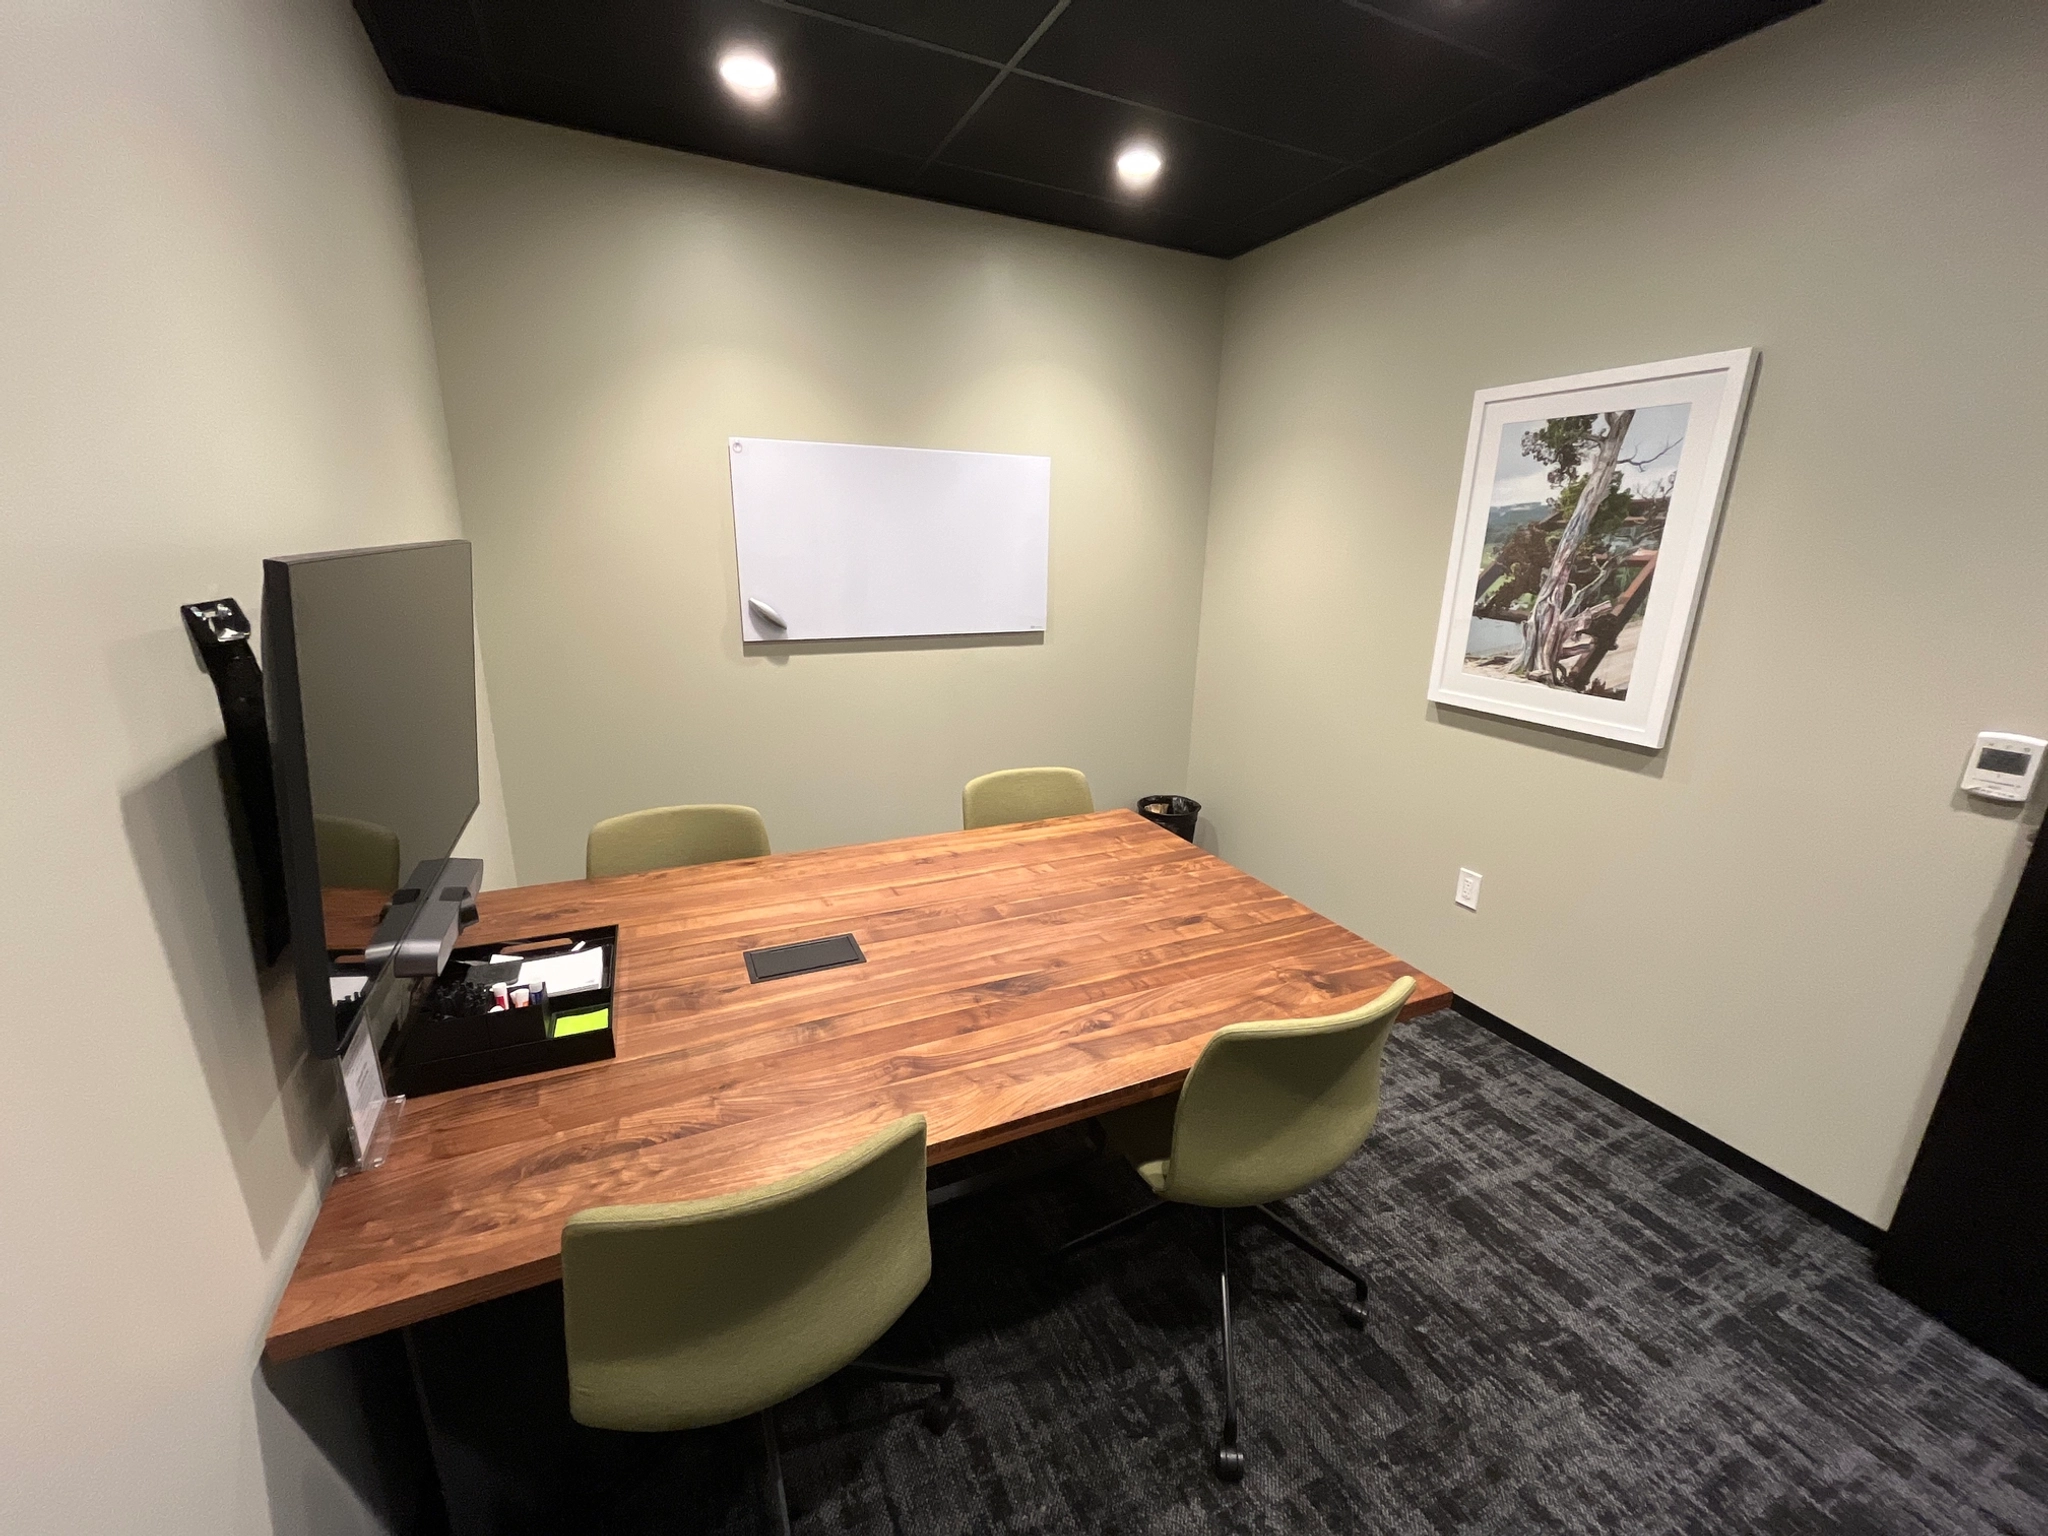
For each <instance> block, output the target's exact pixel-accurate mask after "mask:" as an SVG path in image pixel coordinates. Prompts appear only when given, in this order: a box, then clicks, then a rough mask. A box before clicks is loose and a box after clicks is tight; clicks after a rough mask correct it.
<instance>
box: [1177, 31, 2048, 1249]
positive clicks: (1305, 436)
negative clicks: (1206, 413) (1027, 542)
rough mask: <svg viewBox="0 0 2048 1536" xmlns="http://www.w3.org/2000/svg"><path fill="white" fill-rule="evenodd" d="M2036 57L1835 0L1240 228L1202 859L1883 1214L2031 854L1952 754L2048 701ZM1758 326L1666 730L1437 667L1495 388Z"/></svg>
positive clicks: (1213, 611)
mask: <svg viewBox="0 0 2048 1536" xmlns="http://www.w3.org/2000/svg"><path fill="white" fill-rule="evenodd" d="M2044 78H2048V7H2041V6H2038V5H2028V4H2018V3H2003V4H1992V3H1969V4H1962V5H1945V6H1940V7H1929V6H1923V5H1919V4H1915V3H1909V0H1835V3H1833V4H1830V5H1826V6H1823V7H1820V8H1819V9H1818V10H1815V11H1812V12H1808V13H1806V14H1804V15H1802V16H1800V17H1797V18H1795V19H1793V20H1791V21H1788V22H1785V23H1783V24H1781V25H1779V26H1776V27H1774V28H1772V29H1770V30H1768V31H1766V32H1763V33H1761V34H1758V35H1756V36H1754V37H1751V38H1749V39H1747V40H1745V41H1743V42H1740V43H1737V44H1735V45H1733V46H1731V47H1729V48H1727V49H1725V50H1722V51H1720V52H1717V53H1714V54H1712V55H1709V56H1707V57H1706V58H1703V59H1701V60H1698V61H1696V62H1694V63H1691V64H1688V65H1686V66H1684V67H1682V68H1680V69H1678V70H1675V71H1673V72H1671V73H1669V74H1666V75H1662V76H1659V77H1657V78H1656V79H1653V80H1650V81H1648V82H1646V83H1644V84H1642V85H1639V86H1637V87H1635V88H1633V89H1631V90H1629V91H1627V92H1625V93H1623V94H1621V95H1619V96H1617V97H1613V98H1610V99H1608V100H1606V101H1603V102H1600V103H1598V104H1596V105H1594V106H1591V107H1589V108H1587V109H1585V110H1583V111H1580V112H1577V113H1575V114H1573V115H1571V116H1569V117H1566V118H1564V119H1561V120H1559V121H1557V122H1555V123H1552V124H1550V125H1548V126H1546V127H1543V128H1540V129H1537V130H1536V131H1534V132H1532V133H1529V134H1526V135H1524V136H1522V137H1520V138H1518V139H1515V140H1513V141H1511V142H1509V143H1507V144H1505V145H1502V146H1500V147H1498V148H1495V149H1493V150H1490V151H1488V152H1486V153H1484V154H1482V155H1479V156H1477V157H1476V158H1474V159H1471V160H1468V161H1466V162H1463V163H1461V164H1459V165H1455V166H1452V167H1450V168H1449V169H1447V170H1444V171H1442V172H1440V173H1438V174H1436V175H1433V176H1430V177H1428V178H1426V179H1424V180H1422V181H1419V182H1416V183H1413V184H1411V185H1409V186H1407V187H1404V188H1402V189H1400V190H1398V191H1396V192H1394V193H1392V194H1391V195H1389V196H1386V197H1383V198H1381V199H1379V200H1377V201H1375V202H1372V203H1369V204H1367V205H1365V206H1363V207H1360V208H1357V209H1354V210H1352V211H1350V212H1348V213H1345V214H1342V215H1339V216H1337V217H1336V218H1333V219H1331V220H1329V221H1327V222H1325V223H1324V224H1322V225H1319V226H1317V227H1315V228H1313V229H1311V230H1308V231H1306V232H1303V233H1301V234H1298V235H1296V236H1294V237H1292V238H1290V239H1288V240H1285V241H1282V242H1281V243H1279V244H1278V245H1275V246H1272V247H1268V248H1267V249H1266V250H1264V251H1261V252H1259V253H1256V254H1254V255H1252V256H1250V257H1247V258H1245V259H1243V260H1242V261H1241V262H1240V263H1238V264H1236V265H1234V266H1233V267H1232V269H1231V279H1230V288H1229V296H1228V318H1227V322H1226V333H1225V344H1224V362H1223V384H1222V396H1221V403H1220V407H1219V420H1220V427H1219V433H1218V444H1217V455H1216V488H1215V500H1214V506H1213V511H1212V520H1211V529H1210V540H1209V555H1208V567H1207V585H1206V588H1205V592H1204V607H1203V622H1202V637H1201V657H1200V667H1199V672H1198V682H1197V690H1196V708H1195V724H1194V738H1193V747H1192V756H1191V767H1190V787H1191V790H1192V792H1193V793H1194V794H1196V795H1198V796H1200V797H1202V798H1203V799H1204V800H1206V801H1207V802H1209V803H1210V805H1211V807H1212V808H1213V810H1214V812H1215V822H1216V827H1217V835H1218V836H1219V838H1220V841H1221V846H1222V851H1223V852H1224V853H1225V854H1226V855H1227V856H1229V857H1230V858H1232V859H1234V860H1236V861H1238V862H1240V863H1242V864H1244V865H1245V866H1246V867H1248V868H1249V869H1251V870H1252V871H1253V872H1255V873H1257V874H1258V875H1260V876H1262V877H1263V878H1266V879H1268V880H1271V881H1272V882H1274V883H1275V884H1277V885H1279V886H1281V887H1283V888H1285V889H1286V890H1288V891H1290V892H1292V893H1293V894H1294V895H1296V896H1298V897H1300V898H1302V899H1303V900H1305V901H1308V902H1310V903H1312V904H1314V905H1316V906H1318V907H1320V908H1321V909H1322V910H1324V911H1326V912H1328V913H1330V914H1331V915H1333V916H1335V917H1337V918H1338V919H1340V920H1342V921H1344V922H1345V923H1347V924H1349V925H1351V926H1353V927H1355V928H1356V929H1358V930H1359V931H1361V932H1363V933H1365V934H1368V935H1370V936H1371V937H1373V938H1374V939H1376V940H1379V941H1381V942H1384V943H1385V944H1387V945H1388V946H1389V947H1390V948H1392V949H1394V950H1396V951H1398V952H1399V953H1401V954H1403V955H1404V956H1406V957H1407V958H1409V959H1410V960H1412V961H1414V962H1416V963H1417V964H1419V965H1422V966H1424V967H1426V968H1427V969H1429V970H1430V971H1432V972H1434V973H1435V974H1436V975H1438V976H1440V977H1442V978H1443V979H1445V980H1446V981H1448V982H1449V983H1451V984H1452V985H1453V986H1454V987H1456V988H1457V989H1458V990H1459V991H1460V992H1462V993H1464V994H1466V995H1468V996H1470V997H1471V998H1473V999H1474V1000H1475V1001H1477V1002H1478V1003H1480V1004H1482V1005H1483V1006H1485V1007H1487V1008H1490V1009H1492V1010H1494V1011H1495V1012H1497V1013H1499V1014H1501V1015H1503V1016H1505V1017H1506V1018H1507V1019H1508V1020H1509V1021H1511V1022H1512V1023H1515V1024H1517V1025H1519V1026H1521V1027H1522V1028H1523V1029H1526V1030H1528V1031H1530V1032H1532V1033H1534V1034H1536V1035H1538V1036H1540V1037H1541V1038H1543V1039H1544V1040H1547V1041H1549V1042H1551V1043H1552V1044H1554V1045H1556V1046H1558V1047H1559V1048H1561V1049H1563V1050H1565V1051H1567V1052H1569V1053H1570V1054H1571V1055H1573V1056H1575V1057H1577V1058H1579V1059H1580V1060H1582V1061H1585V1062H1587V1063H1589V1064H1591V1065H1592V1066H1594V1067H1596V1068H1598V1069H1600V1070H1601V1071H1603V1072H1606V1073H1609V1074H1610V1075H1612V1076H1614V1077H1616V1078H1618V1079H1620V1080H1621V1081H1622V1082H1623V1083H1625V1084H1627V1085H1628V1086H1630V1087H1632V1088H1634V1089H1636V1090H1638V1091H1639V1092H1641V1093H1644V1094H1646V1095H1647V1096H1649V1097H1650V1098H1652V1099H1654V1100H1656V1101H1657V1102H1659V1103H1661V1104H1663V1105H1665V1106H1667V1107H1668V1108H1670V1109H1672V1110H1674V1111H1676V1112H1677V1113H1678V1114H1680V1115H1682V1116H1684V1117H1685V1118H1686V1119H1688V1120H1690V1121H1692V1122H1694V1123H1695V1124H1697V1125H1700V1126H1702V1127H1704V1128H1705V1129H1707V1130H1708V1131H1710V1132H1712V1133H1713V1134H1715V1135H1717V1136H1720V1137H1723V1138H1725V1139H1726V1140H1728V1141H1729V1142H1732V1143H1733V1144H1734V1145H1735V1146H1737V1147H1738V1148H1740V1149H1741V1150H1743V1151H1745V1152H1747V1153H1750V1154H1751V1155H1753V1156H1755V1157H1757V1158H1760V1159H1762V1160H1763V1161H1764V1162H1766V1163H1768V1164H1770V1165H1771V1166H1772V1167H1774V1168H1777V1169H1779V1170H1781V1171H1782V1172H1784V1173H1786V1174H1788V1175H1790V1176H1791V1177H1792V1178H1794V1179H1797V1180H1798V1181H1800V1182H1801V1183H1803V1184H1806V1185H1808V1186H1810V1187H1811V1188H1813V1189H1815V1190H1818V1191H1819V1192H1820V1193H1822V1194H1824V1195H1826V1196H1827V1197H1829V1198H1830V1199H1833V1200H1835V1201H1837V1202H1839V1203H1841V1204H1842V1205H1844V1206H1846V1207H1848V1208H1849V1209H1850V1210H1852V1211H1854V1212H1856V1213H1858V1214H1859V1215H1862V1216H1864V1217H1867V1218H1869V1219H1871V1220H1875V1221H1883V1220H1885V1219H1887V1218H1888V1216H1889V1214H1890V1211H1891V1208H1892V1206H1893V1203H1894V1202H1895V1200H1896V1198H1897V1193H1898V1190H1899V1187H1900V1183H1901V1180H1902V1179H1903V1177H1904V1173H1905V1170H1906V1168H1907V1166H1908V1165H1909V1162H1910V1159H1911V1155H1912V1152H1913V1149H1914V1147H1915V1146H1916V1144H1917V1141H1918V1137H1919V1133H1920V1130H1921V1127H1922V1124H1923V1122H1924V1119H1925V1116H1926V1113H1927V1110H1928V1109H1929V1107H1930V1104H1931V1096H1932V1094H1933V1092H1934V1090H1935V1089H1936V1088H1937V1087H1938V1085H1939V1082H1940V1078H1941V1075H1942V1073H1943V1072H1944V1070H1945V1069H1946V1065H1947V1059H1948V1054H1949V1051H1950V1049H1951V1047H1952V1045H1953V1041H1954V1036H1955V1033H1956V1031H1957V1029H1958V1028H1959V1027H1960V1024H1961V1020H1962V1017H1963V1014H1964V1012H1965V1011H1966V1009H1967V1007H1968V1003H1969V1000H1970V998H1971V996H1972V995H1973V993H1974V991H1975V987H1976V983H1977V979H1978V976H1979V974H1980V971H1981V967H1982V963H1983V960H1984V958H1985V957H1986V954H1987V951H1988V946H1989V943H1990V941H1991V939H1992V938H1993V937H1994V935H1995V930H1996V925H1997V922H1998V921H1999V918H2000V916H2001V914H2002V912H2003V910H2004V903H2005V900H2006V897H2007V895H2008V893H2009V890H2010V882H2011V879H2012V878H2013V876H2014V874H2015V872H2016V869H2017V864H2018V861H2019V860H2020V858H2021V857H2022V856H2023V854H2024V851H2025V850H2024V843H2023V831H2022V828H2021V826H2020V825H2019V824H2017V823H2016V821H2015V819H2014V817H2013V816H2012V815H2011V814H2009V813H2001V812H1998V811H1990V810H1986V809H1984V808H1982V807H1980V806H1977V805H1973V804H1970V803H1967V802H1965V801H1963V800H1961V799H1959V798H1958V797H1957V796H1956V795H1955V793H1954V790H1955V781H1956V779H1957V776H1958V775H1959V774H1960V772H1961V769H1962V765H1963V761H1964V757H1965V753H1966V750H1967V748H1968V746H1969V744H1970V741H1971V738H1972V736H1973V735H1974V733H1975V732H1977V731H1978V730H1980V729H1989V728H2002V729H2009V730H2020V731H2029V732H2034V733H2037V734H2042V735H2048V686H2044V677H2043V671H2042V659H2043V656H2044V654H2048V606H2044V604H2043V603H2042V600H2041V572H2042V571H2043V570H2044V569H2048V516H2044V515H2043V509H2042V493H2043V481H2044V476H2043V471H2042V452H2041V444H2042V433H2041V423H2042V422H2043V420H2044V419H2048V364H2044V361H2043V359H2044V358H2048V303H2044V302H2043V297H2042V288H2041V282H2042V273H2043V271H2044V267H2043V256H2042V253H2043V252H2044V251H2048V110H2044V103H2043V93H2042V86H2041V82H2042V80H2043V79H2044ZM1739 346H1756V347H1759V348H1761V349H1762V365H1761V375H1760V383H1759V386H1758V389H1757V391H1756V396H1755V403H1754V407H1753V409H1752V411H1751V414H1750V418H1749V429H1748V435H1747V440H1746V441H1745V443H1744V444H1743V446H1742V449H1741V456H1740V459H1739V461H1738V464H1737V467H1736V472H1735V477H1734V482H1733V490H1732V494H1731V496H1730V498H1729V502H1728V509H1727V515H1726V518H1725V520H1724V522H1723V525H1722V532H1721V537H1720V547H1719V553H1718V556H1717V557H1716V559H1715V561H1714V564H1713V567H1712V570H1711V574H1710V576H1709V578H1708V583H1707V587H1706V595H1705V601H1704V607H1703V609H1702V616H1701V620H1700V625H1699V631H1698V640H1697V643H1696V645H1695V647H1694V650H1693V654H1692V661H1691V665H1690V669H1689V673H1688V677H1687V681H1686V684H1685V688H1684V692H1683V695H1682V696H1681V698H1680V701H1679V706H1678V712H1677V716H1676V722H1675V727H1674V734H1673V737H1672V740H1671V743H1670V746H1669V747H1668V749H1667V750H1665V751H1663V752H1661V753H1657V754H1654V755H1652V754H1645V753H1642V752H1639V751H1635V750H1632V749H1627V748H1620V747H1615V746H1609V745H1601V744H1598V743H1594V742H1590V741H1584V740H1579V739H1575V738H1571V737H1568V736H1563V735H1559V734H1554V733H1549V732H1546V731H1543V730H1541V729H1538V728H1534V727H1525V726H1521V725H1516V724H1511V723H1509V722H1505V721H1499V720H1494V719H1491V718H1488V717H1483V716H1475V715H1468V714H1460V713H1458V712H1455V711H1452V710H1442V711H1438V710H1436V709H1434V708H1431V707H1430V706H1428V705H1427V704H1426V703H1425V701H1424V688H1425V686H1426V683H1427V678H1428V673H1429V667H1430V652H1431V646H1432V642H1433V638H1434V635H1435V628H1436V621H1437V610H1438V604H1439V601H1440V598H1441V594H1442V583H1443V575H1444V564H1445V561H1446V559H1447V558H1448V550H1449V540H1450V532H1451V520H1452V513H1453V506H1454V502H1455V498H1456V494H1457V486H1458V477H1459V470H1460V465H1461V459H1462V453H1463V448H1464V441H1465V429H1466V423H1467V419H1468V415H1469V411H1470V404H1471V396H1472V392H1473V391H1474V390H1475V389H1478V388H1481V387H1483V386H1487V385H1494V384H1508V383H1515V382H1518V381H1522V380H1527V379H1537V378H1544V377H1549V376H1553V375H1558V374H1566V373H1573V372H1577V371H1580V370H1585V369H1595V368H1602V367H1609V366H1614V365H1618V364H1624V363H1634V362H1647V361H1651V360H1654V359H1658V358H1664V357H1673V356H1679V355H1683V354H1688V353H1695V352H1705V351H1709V350H1715V349H1719V348H1724V347H1739ZM1460 865H1468V866H1470V867H1472V868H1475V869H1477V870H1479V871H1481V872H1482V874H1483V875H1484V876H1485V885H1484V899H1483V901H1482V904H1481V907H1480V910H1479V911H1478V912H1477V913H1466V912H1461V911H1460V910H1458V909H1457V908H1455V907H1454V906H1453V904H1452V900H1451V894H1452V885H1453V880H1454V877H1455V874H1456V871H1457V869H1458V867H1459V866H1460Z"/></svg>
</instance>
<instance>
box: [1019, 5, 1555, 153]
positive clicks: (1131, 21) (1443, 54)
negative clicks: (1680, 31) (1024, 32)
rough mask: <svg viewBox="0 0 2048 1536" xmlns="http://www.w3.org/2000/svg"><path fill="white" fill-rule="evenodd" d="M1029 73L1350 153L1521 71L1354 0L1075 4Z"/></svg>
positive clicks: (1031, 61)
mask: <svg viewBox="0 0 2048 1536" xmlns="http://www.w3.org/2000/svg"><path fill="white" fill-rule="evenodd" d="M1019 68H1020V69H1022V70H1024V71H1026V72H1027V73H1030V74H1034V75H1043V76H1047V77H1050V78H1053V79H1057V80H1064V81H1070V82H1072V83H1074V84H1077V85H1083V86H1086V87H1088V88H1089V89H1091V90H1097V91H1103V92H1106V93H1108V94H1109V95H1112V96H1118V97H1122V98H1123V99H1125V100H1127V101H1135V102H1142V103H1144V104H1145V105H1147V106H1152V107H1159V108H1163V109H1165V110H1166V111H1169V112H1176V113H1180V114H1182V115H1184V116H1187V117H1194V118H1199V119H1201V120H1202V121H1204V122H1210V123H1218V124H1221V125H1222V126H1224V127H1226V128H1235V129H1237V130H1239V131H1240V132H1243V133H1248V134H1256V135H1258V136H1260V137H1262V138H1267V139H1273V140H1276V141H1278V142H1280V143H1283V144H1290V145H1293V146H1295V147H1296V148H1299V149H1306V150H1311V151H1314V152H1316V153H1318V154H1323V155H1328V156H1331V157H1333V158H1335V159H1337V160H1341V161H1347V162H1349V161H1356V160H1360V159H1363V158H1364V157H1366V156H1367V155H1369V154H1371V153H1372V152H1373V151H1374V150H1376V149H1379V148H1381V147H1383V146H1384V145H1385V144H1387V143H1389V142H1391V141H1392V140H1394V139H1397V138H1399V137H1401V135H1402V134H1403V133H1404V132H1405V131H1407V126H1408V124H1409V123H1410V122H1411V120H1412V119H1413V118H1414V116H1415V114H1416V113H1418V112H1433V113H1434V114H1436V115H1438V116H1441V115H1443V114H1444V113H1446V112H1449V111H1452V110H1455V109H1456V108H1458V107H1460V106H1463V105H1464V104H1466V103H1467V102H1471V101H1476V100H1478V99H1480V98H1481V97H1483V96H1486V95H1488V94H1490V93H1491V92H1493V91H1496V90H1498V89H1500V88H1501V87H1502V86H1504V85H1507V84H1509V83H1510V82H1512V81H1513V80H1515V79H1518V78H1520V76H1519V74H1518V73H1517V72H1516V71H1514V70H1510V69H1508V68H1505V67H1504V66H1502V65H1499V64H1495V63H1492V62H1489V61H1488V60H1485V59H1482V58H1478V57H1476V56H1475V55H1473V54H1470V53H1466V52H1462V51H1460V50H1459V49H1456V48H1452V47H1449V46H1446V45H1445V44H1443V43H1440V42H1436V41H1433V40H1432V39H1430V38H1427V37H1423V36H1421V35H1419V34H1417V33H1416V32H1414V31H1411V30H1409V29H1406V28H1403V27H1400V26H1396V25H1394V24H1393V23H1391V22H1389V21H1386V20H1383V19H1381V18H1379V17H1376V16H1372V15H1368V14H1367V13H1365V12H1363V11H1359V10H1355V9H1353V8H1351V7H1349V6H1347V5H1345V4H1343V3H1342V0H1258V3H1257V4H1256V5H1253V4H1247V3H1246V0H1074V3H1073V4H1072V5H1071V6H1070V7H1069V8H1068V9H1067V10H1066V11H1065V12H1064V13H1063V14H1062V15H1061V16H1060V18H1059V20H1057V21H1055V22H1054V23H1053V24H1052V26H1051V27H1050V28H1049V29H1047V31H1046V34H1045V36H1043V37H1042V38H1040V39H1039V40H1038V42H1037V44H1036V45H1035V46H1034V47H1033V48H1032V50H1031V51H1030V52H1029V53H1028V54H1026V55H1025V56H1024V60H1023V62H1022V64H1021V65H1020V66H1019Z"/></svg>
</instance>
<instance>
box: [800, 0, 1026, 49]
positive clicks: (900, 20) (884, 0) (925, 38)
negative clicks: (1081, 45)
mask: <svg viewBox="0 0 2048 1536" xmlns="http://www.w3.org/2000/svg"><path fill="white" fill-rule="evenodd" d="M798 3H800V4H802V5H804V6H807V7H808V8H809V9H811V10H814V11H828V12H830V13H831V14H832V15H834V16H844V17H846V18H848V19H849V20H851V21H862V22H866V23H867V24H868V25H869V26H871V27H880V28H882V29H883V30H884V31H887V32H895V33H898V34H900V35H901V36H904V37H914V38H917V39H919V40H920V41H922V42H927V43H937V44H938V45H939V46H940V47H942V48H957V49H959V50H960V51H961V52H962V53H971V54H974V55H975V56H976V57H978V58H983V59H992V60H994V61H995V62H996V63H998V64H1001V63H1006V62H1008V60H1009V57H1010V55H1011V54H1013V53H1015V52H1016V51H1017V49H1018V47H1019V45H1021V44H1022V43H1023V41H1024V39H1025V38H1027V37H1029V36H1030V35H1031V29H1032V28H1033V27H1035V26H1037V25H1038V24H1039V22H1041V21H1043V20H1044V19H1045V16H1046V13H1047V12H1048V11H1050V10H1051V9H1052V8H1053V5H1054V3H1055V0H798Z"/></svg>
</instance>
